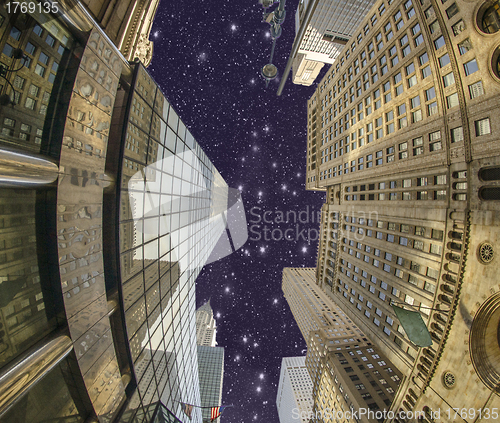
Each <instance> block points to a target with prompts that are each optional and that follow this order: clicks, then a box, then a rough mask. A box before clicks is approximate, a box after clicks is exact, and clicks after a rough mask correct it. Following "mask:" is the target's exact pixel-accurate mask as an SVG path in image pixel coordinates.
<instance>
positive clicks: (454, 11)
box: [446, 3, 458, 19]
mask: <svg viewBox="0 0 500 423" xmlns="http://www.w3.org/2000/svg"><path fill="white" fill-rule="evenodd" d="M457 13H458V6H457V4H456V3H453V4H452V5H451V6H450V7H448V9H446V16H448V19H451V18H452V17H453V16H455V15H456V14H457Z"/></svg>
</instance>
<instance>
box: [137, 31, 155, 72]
mask: <svg viewBox="0 0 500 423" xmlns="http://www.w3.org/2000/svg"><path fill="white" fill-rule="evenodd" d="M132 56H133V59H134V60H140V61H141V62H142V63H143V65H144V66H145V67H148V66H149V64H150V63H151V59H152V58H153V42H152V41H149V40H148V38H147V35H145V34H141V35H140V36H139V39H138V41H137V45H136V47H135V50H134V54H133V55H132Z"/></svg>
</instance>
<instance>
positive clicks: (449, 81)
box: [443, 72, 455, 87]
mask: <svg viewBox="0 0 500 423" xmlns="http://www.w3.org/2000/svg"><path fill="white" fill-rule="evenodd" d="M443 83H444V86H445V87H449V86H450V85H453V84H454V83H455V75H454V74H453V72H450V73H449V74H447V75H445V76H443Z"/></svg>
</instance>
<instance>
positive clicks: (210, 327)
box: [196, 300, 217, 347]
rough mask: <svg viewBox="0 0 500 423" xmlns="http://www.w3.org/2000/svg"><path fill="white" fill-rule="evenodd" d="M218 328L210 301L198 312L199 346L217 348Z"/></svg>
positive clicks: (197, 330)
mask: <svg viewBox="0 0 500 423" xmlns="http://www.w3.org/2000/svg"><path fill="white" fill-rule="evenodd" d="M216 335H217V327H216V326H215V319H214V311H213V310H212V306H211V305H210V300H208V301H207V302H206V303H205V304H203V305H202V306H201V307H200V308H198V309H197V310H196V342H197V343H198V345H205V346H207V347H215V346H216V345H217V341H216V339H215V338H216Z"/></svg>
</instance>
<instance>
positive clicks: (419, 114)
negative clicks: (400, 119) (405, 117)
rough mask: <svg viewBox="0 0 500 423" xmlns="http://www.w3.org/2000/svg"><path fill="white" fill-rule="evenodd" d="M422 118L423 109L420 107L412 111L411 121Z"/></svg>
mask: <svg viewBox="0 0 500 423" xmlns="http://www.w3.org/2000/svg"><path fill="white" fill-rule="evenodd" d="M421 120H422V110H420V109H418V110H415V111H414V112H412V113H411V121H412V122H413V123H415V122H419V121H421Z"/></svg>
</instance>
